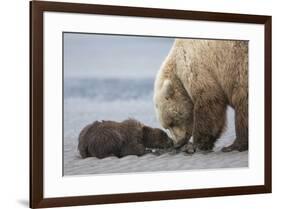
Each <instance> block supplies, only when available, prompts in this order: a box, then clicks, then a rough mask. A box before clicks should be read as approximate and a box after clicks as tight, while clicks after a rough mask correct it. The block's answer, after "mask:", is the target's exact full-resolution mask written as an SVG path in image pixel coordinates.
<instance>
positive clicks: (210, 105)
mask: <svg viewBox="0 0 281 209" xmlns="http://www.w3.org/2000/svg"><path fill="white" fill-rule="evenodd" d="M225 120H226V102H225V101H224V100H223V99H221V98H220V97H215V96H213V97H212V98H210V96H208V95H202V96H201V97H200V98H198V99H197V101H196V103H195V105H194V125H193V140H194V142H193V143H194V146H195V149H197V148H199V149H200V150H203V151H211V150H212V149H213V147H214V143H215V141H216V140H217V138H219V136H220V134H221V132H222V130H223V127H224V125H225Z"/></svg>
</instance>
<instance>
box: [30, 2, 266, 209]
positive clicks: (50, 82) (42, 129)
mask: <svg viewBox="0 0 281 209" xmlns="http://www.w3.org/2000/svg"><path fill="white" fill-rule="evenodd" d="M30 21H31V22H30V25H31V27H30V95H31V96H30V136H31V137H30V207H32V208H42V207H57V206H75V205H87V204H106V203H121V202H136V201H152V200H167V199H181V198H198V197H209V196H223V195H240V194H257V193H270V192H271V17H270V16H260V15H246V14H229V13H213V12H198V11H183V10H167V9H152V8H140V7H121V6H105V5H92V4H77V3H58V2H46V1H44V2H43V1H42V2H41V1H32V2H30Z"/></svg>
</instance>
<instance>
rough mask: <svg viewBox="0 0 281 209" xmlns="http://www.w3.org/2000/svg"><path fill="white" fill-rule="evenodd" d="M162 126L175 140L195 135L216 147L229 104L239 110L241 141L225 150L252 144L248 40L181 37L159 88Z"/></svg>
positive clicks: (162, 72) (160, 76) (157, 102)
mask: <svg viewBox="0 0 281 209" xmlns="http://www.w3.org/2000/svg"><path fill="white" fill-rule="evenodd" d="M154 104H155V109H156V114H157V117H158V120H159V122H160V124H161V125H162V126H163V127H164V128H166V129H168V130H169V132H170V134H171V137H172V138H173V140H174V143H175V144H179V145H182V144H184V143H186V142H187V141H188V140H189V138H190V136H191V135H192V136H193V140H194V144H195V145H196V146H197V147H199V148H200V149H204V150H209V149H212V147H213V144H214V142H215V140H216V139H217V138H218V137H219V136H220V134H221V132H222V130H223V128H224V125H225V115H226V107H227V105H230V106H232V107H233V108H234V109H235V114H236V115H235V120H236V121H235V123H236V124H235V125H236V140H235V142H234V144H233V145H232V146H230V147H228V148H225V149H224V150H225V151H230V150H233V149H238V150H241V151H242V150H245V149H247V148H248V42H247V41H223V40H199V39H176V40H175V43H174V45H173V47H172V49H171V51H170V53H169V54H168V56H167V58H166V59H165V61H164V62H163V64H162V66H161V68H160V70H159V72H158V74H157V77H156V80H155V89H154Z"/></svg>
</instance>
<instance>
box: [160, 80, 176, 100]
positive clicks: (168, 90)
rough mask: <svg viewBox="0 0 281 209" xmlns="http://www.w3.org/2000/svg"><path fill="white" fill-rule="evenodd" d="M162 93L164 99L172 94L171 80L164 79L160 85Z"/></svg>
mask: <svg viewBox="0 0 281 209" xmlns="http://www.w3.org/2000/svg"><path fill="white" fill-rule="evenodd" d="M162 93H163V95H164V97H165V98H166V99H168V98H170V97H171V96H173V94H174V89H173V85H172V81H171V80H165V81H164V83H163V86H162Z"/></svg>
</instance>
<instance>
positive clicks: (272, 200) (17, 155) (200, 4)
mask: <svg viewBox="0 0 281 209" xmlns="http://www.w3.org/2000/svg"><path fill="white" fill-rule="evenodd" d="M83 2H86V0H84V1H83ZM87 2H92V3H97V4H112V5H127V6H142V7H159V8H174V9H186V10H202V11H204V10H208V11H216V12H236V13H251V14H267V15H272V16H273V194H266V195H245V196H236V197H215V198H201V199H188V200H170V201H154V202H145V203H126V204H117V205H116V204H114V205H100V206H86V207H76V208H98V209H113V208H114V209H115V208H126V209H131V208H132V209H138V208H143V207H147V208H155V209H157V208H161V209H165V208H167V209H168V208H197V209H200V208H202V209H203V208H209V209H213V208H216V209H218V208H226V207H227V208H228V209H234V208H235V209H237V208H255V209H262V208H268V209H271V208H272V209H273V208H278V207H280V206H281V203H280V200H279V199H280V195H281V180H280V176H281V166H280V162H279V161H280V160H279V159H280V158H281V152H280V151H279V149H280V147H281V140H280V139H279V138H280V134H279V132H278V130H279V129H280V127H279V126H280V125H279V124H280V120H279V117H280V116H281V110H280V108H279V107H281V98H280V96H279V95H280V92H279V88H281V82H280V81H279V80H278V79H279V76H281V64H280V62H279V60H280V52H279V51H278V50H279V47H281V44H280V43H281V41H280V37H281V30H280V26H279V25H280V24H281V23H280V22H281V13H280V9H281V7H280V6H279V5H278V3H279V2H278V1H273V0H267V1H265V0H182V1H181V0H173V1H172V0H154V1H151V0H88V1H87ZM0 8H1V9H0V15H1V18H0V25H1V33H0V53H1V56H0V57H1V58H0V65H1V68H0V72H1V76H0V95H1V106H0V127H1V129H0V130H1V135H0V138H1V148H2V149H1V152H0V155H1V156H0V162H1V163H0V166H1V168H0V170H1V173H0V175H1V178H0V194H1V196H0V197H1V201H0V206H1V208H13V209H16V208H27V207H28V193H29V188H28V187H29V170H28V169H29V164H28V161H29V156H28V155H29V149H28V146H29V2H28V1H27V0H13V1H8V0H6V1H2V2H1V7H0Z"/></svg>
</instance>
